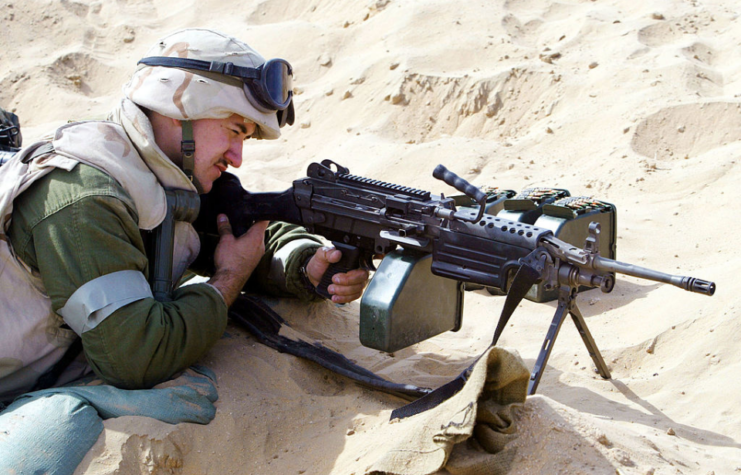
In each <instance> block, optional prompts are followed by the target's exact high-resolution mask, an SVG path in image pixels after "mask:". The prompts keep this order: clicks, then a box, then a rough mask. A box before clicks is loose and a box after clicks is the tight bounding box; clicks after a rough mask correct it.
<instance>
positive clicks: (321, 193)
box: [199, 160, 715, 394]
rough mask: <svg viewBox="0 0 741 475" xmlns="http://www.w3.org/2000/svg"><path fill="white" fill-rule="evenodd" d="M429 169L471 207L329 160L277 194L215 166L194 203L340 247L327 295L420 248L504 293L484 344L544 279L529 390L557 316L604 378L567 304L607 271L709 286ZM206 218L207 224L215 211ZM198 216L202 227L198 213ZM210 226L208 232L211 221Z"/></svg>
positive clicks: (445, 270)
mask: <svg viewBox="0 0 741 475" xmlns="http://www.w3.org/2000/svg"><path fill="white" fill-rule="evenodd" d="M433 176H434V177H435V178H438V179H440V180H442V181H444V182H445V183H447V184H449V185H451V186H453V187H455V188H456V189H457V190H459V191H461V192H463V193H464V194H466V195H467V196H469V197H470V198H472V199H473V200H474V201H475V202H476V203H478V204H479V209H478V211H472V210H459V209H457V208H456V206H455V204H454V201H453V199H452V198H446V197H445V196H444V195H439V196H437V195H432V194H431V193H429V192H427V191H422V190H417V189H414V188H410V187H406V186H401V185H395V184H391V183H385V182H381V181H378V180H372V179H369V178H364V177H360V176H355V175H351V174H350V172H349V170H348V169H347V168H345V167H343V166H341V165H338V164H336V163H334V162H332V161H330V160H324V161H322V162H321V163H312V164H311V165H309V167H308V170H307V176H306V177H305V178H301V179H299V180H296V181H294V182H293V186H292V187H291V188H289V189H288V190H286V191H284V192H281V193H250V192H248V191H246V190H244V189H242V187H241V185H240V184H239V180H238V179H237V178H236V177H234V176H232V175H229V174H224V176H222V178H220V179H219V180H217V181H216V182H215V183H214V190H213V191H212V192H211V193H210V194H209V195H205V196H203V197H202V203H201V209H202V210H204V211H205V214H206V215H207V216H214V217H215V214H216V212H217V211H216V210H217V208H218V212H226V214H227V215H228V216H229V219H230V221H231V222H232V226H233V228H234V230H235V234H241V233H243V232H245V231H246V230H247V229H248V228H249V226H250V225H251V224H252V223H253V222H254V221H257V220H266V219H267V220H279V221H285V222H288V223H293V224H298V225H301V226H304V227H305V228H306V229H307V230H308V231H309V232H311V233H314V234H319V235H321V236H324V237H325V238H327V239H329V240H331V241H332V242H333V243H334V244H335V246H337V247H338V248H339V249H340V250H342V251H343V260H342V261H341V262H339V263H337V264H334V265H333V266H331V267H330V269H329V270H328V272H327V273H326V274H325V278H324V279H323V280H322V282H321V283H320V285H319V287H318V288H317V291H318V292H319V293H320V294H323V295H325V296H328V295H329V294H328V292H327V286H328V285H329V284H330V283H331V277H332V275H334V274H335V273H338V272H346V271H348V270H351V269H354V268H358V267H366V268H372V261H373V256H375V255H386V254H389V253H391V252H392V251H394V250H396V249H405V250H410V251H413V252H416V253H421V254H424V255H430V256H431V258H432V263H431V272H432V274H434V275H437V276H441V277H444V278H448V279H455V280H457V281H459V282H465V283H473V284H480V285H485V286H487V287H493V288H495V289H499V290H501V291H503V292H505V293H508V296H507V302H505V311H503V313H502V316H501V317H500V320H499V324H498V326H497V330H496V332H495V336H494V340H493V344H496V342H497V340H498V338H499V336H500V335H501V333H502V331H503V330H504V327H505V325H506V322H507V320H508V319H509V314H511V311H509V310H507V308H508V307H513V308H512V309H511V310H512V311H513V310H514V307H516V306H517V303H518V302H519V300H518V299H521V298H522V296H524V293H525V292H527V290H528V289H529V288H530V287H531V286H532V285H533V284H534V283H537V282H544V284H545V286H546V288H548V289H555V290H557V291H558V294H559V305H558V308H557V310H556V315H555V316H554V319H553V323H552V324H551V329H550V330H549V333H548V336H547V337H546V341H545V342H544V344H543V348H542V350H541V353H540V356H539V357H538V361H537V362H536V366H535V369H534V371H533V375H532V378H531V384H530V389H529V391H530V394H533V393H534V392H535V389H536V388H537V385H538V382H539V379H540V376H541V373H542V370H543V368H544V367H545V364H546V362H547V360H548V357H549V355H550V351H551V350H552V348H553V342H554V340H555V338H556V336H557V334H558V331H559V329H560V326H561V323H562V321H563V319H564V318H565V315H567V314H570V315H571V316H572V318H573V319H574V322H575V324H576V326H577V328H578V329H579V332H580V334H581V335H582V338H583V339H584V343H585V344H586V346H587V349H588V350H589V353H590V355H591V356H592V359H593V360H594V362H595V364H596V365H597V368H598V370H599V372H600V374H601V375H602V376H603V377H605V378H609V377H610V373H609V371H608V369H607V366H606V365H605V363H604V361H603V360H602V357H601V355H600V353H599V350H598V349H597V346H596V344H595V343H594V340H593V339H592V337H591V335H590V334H589V330H588V329H587V326H586V322H585V321H584V319H583V317H582V316H581V313H580V312H579V310H578V308H577V306H576V300H575V299H576V295H577V293H578V291H579V290H580V288H582V287H587V288H600V289H601V290H602V291H603V292H611V291H612V289H613V288H614V286H615V275H616V274H626V275H631V276H634V277H638V278H641V279H646V280H652V281H655V282H661V283H667V284H671V285H674V286H676V287H679V288H681V289H684V290H688V291H690V292H696V293H701V294H705V295H708V296H710V295H713V293H714V292H715V284H714V283H713V282H708V281H704V280H700V279H696V278H694V277H683V276H676V275H670V274H666V273H663V272H658V271H654V270H651V269H647V268H643V267H639V266H636V265H632V264H626V263H623V262H619V261H615V260H612V259H608V258H605V257H602V256H600V255H599V249H600V247H599V239H600V226H599V224H597V223H592V224H591V225H590V227H589V237H588V238H587V239H586V243H585V246H584V248H579V247H576V246H574V245H573V244H569V243H566V242H564V241H562V240H560V239H558V238H556V237H555V236H554V234H553V232H552V231H550V230H547V229H543V228H539V227H536V226H534V225H530V224H526V223H521V222H516V221H510V220H507V219H503V218H498V217H496V216H491V215H484V212H483V209H484V205H485V202H486V195H485V194H484V193H483V192H482V191H481V190H479V189H478V188H476V187H475V186H473V185H471V184H470V183H468V182H467V181H466V180H464V179H462V178H460V177H459V176H457V175H456V174H454V173H453V172H451V171H449V170H447V169H446V168H445V167H443V166H442V165H439V166H438V167H437V168H436V169H435V171H434V173H433ZM235 197H237V198H236V199H235ZM204 211H202V212H204ZM209 219H210V218H209ZM199 220H200V217H199ZM210 221H211V222H212V223H215V219H210ZM203 222H204V223H205V227H206V228H208V227H209V224H208V223H207V220H206V219H204V220H203ZM212 227H213V228H215V224H214V225H212ZM212 232H213V233H214V234H215V229H213V231H212ZM523 269H525V270H524V271H523ZM523 276H524V277H523ZM514 294H517V295H514ZM520 294H521V295H520ZM515 300H516V302H515ZM513 304H514V305H513ZM362 305H363V302H361V306H362ZM507 312H508V313H509V314H507ZM422 323H423V322H420V324H422ZM416 341H420V340H416ZM380 349H383V348H380ZM385 350H386V351H393V350H389V349H385Z"/></svg>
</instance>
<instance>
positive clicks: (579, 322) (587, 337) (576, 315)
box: [569, 298, 610, 379]
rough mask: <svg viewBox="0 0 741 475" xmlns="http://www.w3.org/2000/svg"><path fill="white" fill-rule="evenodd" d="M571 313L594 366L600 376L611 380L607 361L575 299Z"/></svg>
mask: <svg viewBox="0 0 741 475" xmlns="http://www.w3.org/2000/svg"><path fill="white" fill-rule="evenodd" d="M569 313H570V314H571V318H572V319H573V320H574V325H576V329H577V330H579V335H581V339H582V340H583V341H584V346H586V347H587V351H588V352H589V356H591V357H592V361H594V365H595V366H596V367H597V371H598V372H599V375H600V376H602V377H603V378H605V379H610V370H609V369H607V365H606V364H605V360H604V359H602V354H601V353H600V352H599V348H597V344H596V343H595V342H594V338H592V334H591V333H590V332H589V328H588V327H587V322H586V320H584V317H582V315H581V312H580V311H579V307H577V306H576V300H575V299H574V298H572V299H571V304H570V305H569Z"/></svg>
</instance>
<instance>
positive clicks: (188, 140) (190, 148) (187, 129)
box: [180, 120, 203, 194]
mask: <svg viewBox="0 0 741 475" xmlns="http://www.w3.org/2000/svg"><path fill="white" fill-rule="evenodd" d="M180 125H181V127H182V129H183V138H182V140H181V141H180V153H181V154H182V156H183V164H182V169H183V172H184V173H185V176H187V177H188V179H189V180H190V181H191V182H192V183H193V186H195V187H196V190H198V194H203V187H202V186H201V183H200V182H199V181H198V178H196V176H195V175H194V174H193V172H194V170H195V168H196V142H195V140H193V123H192V122H191V121H189V120H182V121H180Z"/></svg>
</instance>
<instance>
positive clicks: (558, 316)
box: [527, 285, 610, 396]
mask: <svg viewBox="0 0 741 475" xmlns="http://www.w3.org/2000/svg"><path fill="white" fill-rule="evenodd" d="M576 295H577V288H576V287H572V286H568V285H562V286H561V288H560V289H559V291H558V307H557V308H556V313H555V315H553V321H552V322H551V326H550V328H548V334H547V335H546V336H545V340H544V341H543V346H542V347H541V348H540V354H539V355H538V360H537V361H536V362H535V366H534V367H533V372H532V373H531V374H530V384H529V386H528V389H527V393H528V395H530V396H532V395H533V394H535V390H536V389H538V384H539V383H540V377H541V376H542V375H543V370H544V369H545V365H546V364H547V363H548V358H549V357H550V356H551V350H553V345H554V344H555V342H556V337H557V336H558V332H559V331H560V330H561V324H562V323H563V321H564V319H565V318H566V315H567V314H569V315H571V318H572V320H574V325H575V326H576V329H577V330H578V331H579V334H580V335H581V339H582V340H583V341H584V346H586V347H587V351H588V352H589V356H591V357H592V361H594V364H595V366H596V367H597V371H598V372H599V375H600V376H602V377H603V378H605V379H610V370H609V369H607V365H606V364H605V360H604V359H602V354H601V353H600V352H599V348H597V344H596V343H595V342H594V338H592V334H591V333H590V332H589V328H588V327H587V322H586V321H585V320H584V317H583V316H582V314H581V311H579V307H578V306H577V305H576Z"/></svg>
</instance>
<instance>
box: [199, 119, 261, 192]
mask: <svg viewBox="0 0 741 475" xmlns="http://www.w3.org/2000/svg"><path fill="white" fill-rule="evenodd" d="M255 127H256V126H255V124H254V123H253V122H245V120H244V118H243V117H242V116H240V115H237V114H232V116H231V117H228V118H226V119H200V120H195V121H193V139H194V140H195V142H196V153H195V157H196V163H195V170H193V175H195V177H196V178H197V179H198V181H199V182H200V183H201V186H202V187H203V191H204V193H208V192H209V191H211V187H212V185H213V182H214V180H216V179H217V178H219V177H220V176H221V173H222V172H225V171H226V169H227V167H230V166H232V167H235V168H238V167H239V166H240V165H242V144H243V143H244V141H245V140H247V139H248V138H250V136H251V135H252V134H253V133H254V132H255Z"/></svg>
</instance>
